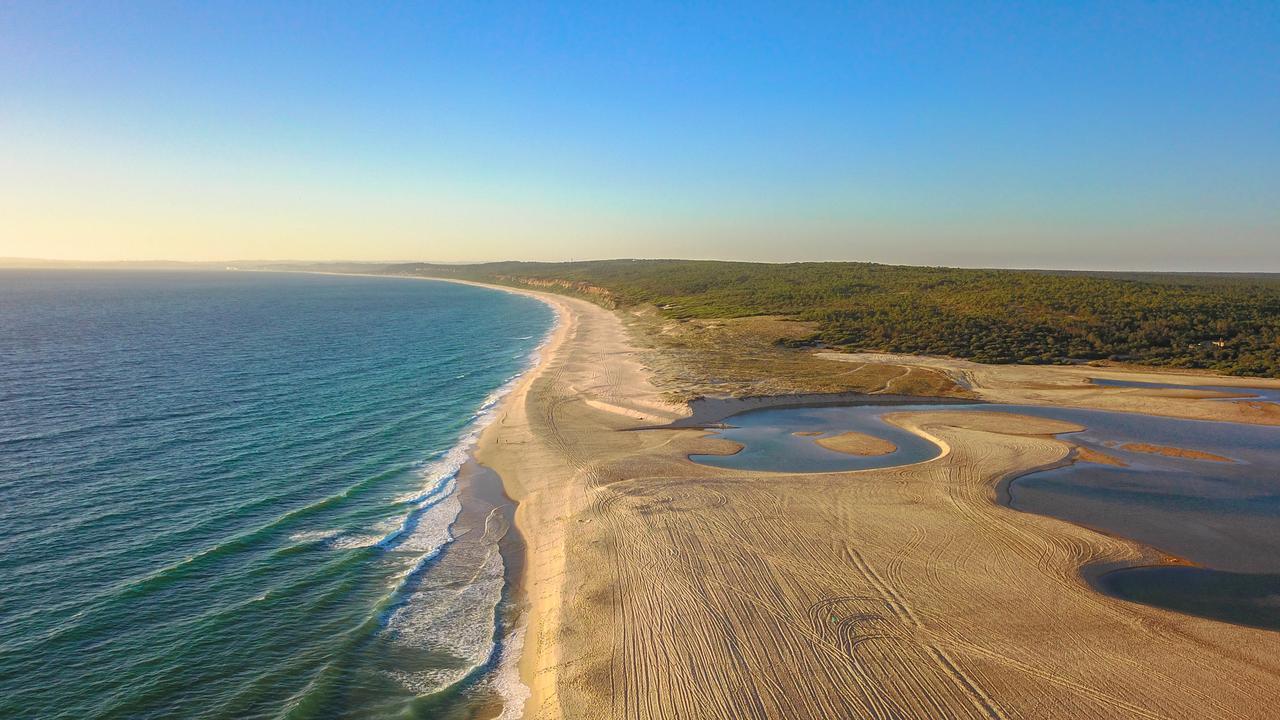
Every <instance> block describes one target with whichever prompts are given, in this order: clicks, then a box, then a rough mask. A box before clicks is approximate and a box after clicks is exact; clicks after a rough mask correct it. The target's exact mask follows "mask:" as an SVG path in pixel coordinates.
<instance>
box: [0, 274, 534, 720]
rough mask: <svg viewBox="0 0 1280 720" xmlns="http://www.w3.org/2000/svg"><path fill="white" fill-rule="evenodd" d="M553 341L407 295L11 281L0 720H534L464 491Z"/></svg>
mask: <svg viewBox="0 0 1280 720" xmlns="http://www.w3.org/2000/svg"><path fill="white" fill-rule="evenodd" d="M552 323H553V316H552V313H551V311H550V310H549V309H548V308H547V307H545V306H544V305H542V304H541V303H538V302H537V301H534V300H531V299H529V298H525V297H520V296H515V295H511V294H507V293H503V292H496V291H492V290H486V289H480V288H473V287H467V286H459V285H453V284H448V283H441V282H429V281H421V280H413V279H397V278H366V277H339V276H320V275H294V274H274V273H271V274H268V273H234V272H210V273H194V272H183V273H177V272H126V271H119V272H114V271H61V270H59V271H52V270H50V271H17V270H4V271H0V717H5V718H171V717H182V718H342V717H360V718H381V717H388V718H389V717H397V718H402V717H409V718H411V717H466V716H468V714H469V713H474V712H478V710H477V708H484V709H485V710H484V712H485V713H487V714H493V713H496V712H499V711H500V710H501V707H502V698H503V697H504V696H508V697H515V698H516V700H518V697H519V693H518V692H516V691H513V690H512V689H511V680H510V678H504V677H501V675H502V672H503V668H504V662H503V660H504V658H503V654H504V651H506V652H508V653H509V652H510V650H511V646H510V644H509V643H508V642H507V639H508V638H512V637H513V636H511V635H509V631H510V628H507V627H504V626H503V625H504V623H503V622H502V620H503V618H504V617H505V616H504V611H503V606H504V603H509V600H510V599H509V598H508V597H507V594H506V592H505V591H504V586H505V581H504V578H506V577H507V575H509V568H507V567H505V565H504V560H503V556H502V554H501V553H499V552H497V545H498V542H499V539H500V538H502V537H504V535H503V530H504V529H505V526H503V525H502V523H503V520H502V518H501V517H499V516H498V514H496V513H490V514H488V515H485V514H483V513H477V512H474V511H473V512H472V513H471V514H472V515H475V516H476V517H478V518H480V519H479V520H473V521H471V522H470V524H469V525H466V526H465V527H464V526H463V525H464V523H465V518H466V517H467V516H468V512H467V510H466V508H465V507H464V505H465V504H466V502H467V501H466V499H465V497H464V496H462V495H460V493H459V492H458V488H457V482H456V477H455V476H456V472H457V470H458V467H459V466H460V464H461V463H462V461H463V460H464V458H465V456H466V450H467V448H468V447H469V443H470V442H471V440H472V439H473V438H474V435H475V434H476V432H477V430H478V429H479V428H480V427H481V426H482V425H483V424H484V423H485V422H486V420H487V418H488V409H489V408H490V407H491V406H492V405H493V403H494V401H495V399H496V398H497V397H499V396H500V394H501V393H502V391H503V388H504V387H507V386H509V383H510V381H511V379H512V378H513V377H515V376H516V375H518V374H519V373H520V372H522V371H523V370H524V369H525V368H526V367H527V365H528V363H529V362H530V358H531V356H532V355H533V354H534V353H535V352H536V348H537V346H538V345H539V344H540V342H541V341H542V339H543V338H544V337H545V335H546V333H547V331H548V330H549V329H550V327H551V325H552ZM473 510H474V509H473ZM508 564H509V563H508ZM513 642H514V640H513ZM508 704H509V705H512V706H514V705H517V704H518V703H517V702H516V701H511V702H510V703H508ZM495 708H496V709H495Z"/></svg>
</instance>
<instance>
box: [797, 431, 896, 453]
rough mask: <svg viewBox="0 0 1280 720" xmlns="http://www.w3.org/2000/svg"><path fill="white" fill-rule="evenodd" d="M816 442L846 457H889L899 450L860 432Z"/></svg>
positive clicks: (834, 436)
mask: <svg viewBox="0 0 1280 720" xmlns="http://www.w3.org/2000/svg"><path fill="white" fill-rule="evenodd" d="M814 442H816V443H817V444H819V445H821V446H822V447H824V448H826V449H828V450H832V451H834V452H839V453H845V454H846V455H867V456H872V455H888V454H889V453H891V452H893V451H894V450H897V449H898V446H897V445H894V444H893V443H891V442H889V441H888V440H885V439H883V438H878V437H875V436H874V435H867V434H865V433H860V432H844V433H840V434H839V435H832V436H830V437H823V438H818V439H817V440H814Z"/></svg>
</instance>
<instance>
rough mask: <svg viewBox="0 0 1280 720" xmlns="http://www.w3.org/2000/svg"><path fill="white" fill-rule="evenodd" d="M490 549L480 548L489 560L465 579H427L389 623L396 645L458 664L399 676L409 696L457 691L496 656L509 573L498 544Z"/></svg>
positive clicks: (469, 567)
mask: <svg viewBox="0 0 1280 720" xmlns="http://www.w3.org/2000/svg"><path fill="white" fill-rule="evenodd" d="M487 545H488V546H487V547H485V548H478V549H480V550H482V551H484V552H485V554H484V556H483V557H481V558H477V560H478V563H477V564H475V565H470V564H468V565H467V566H466V569H467V571H468V574H467V575H466V576H463V577H440V578H434V577H433V578H428V579H425V580H424V581H423V583H422V585H421V586H419V587H418V588H416V589H415V590H414V592H413V594H411V595H410V596H409V597H408V598H406V599H405V601H404V603H403V604H402V605H400V606H399V607H398V608H396V609H395V611H394V612H392V614H391V616H390V618H388V620H387V625H386V630H385V632H386V633H387V634H388V636H389V637H390V639H391V640H392V642H394V643H396V644H397V645H403V646H406V647H411V648H414V649H415V650H422V651H427V652H431V653H443V654H447V655H448V656H451V657H453V658H455V659H456V663H457V664H456V665H454V666H453V667H447V668H436V669H432V670H428V671H424V672H415V673H409V672H396V673H395V677H396V678H397V679H398V680H399V681H400V683H401V684H402V685H404V686H405V687H406V688H407V689H409V690H410V691H412V692H415V693H418V694H428V693H432V692H436V691H438V690H441V689H443V688H446V687H448V686H450V685H453V684H454V683H457V682H459V681H461V680H463V679H464V678H466V677H467V676H468V675H470V674H471V673H472V672H473V671H475V669H476V668H478V667H480V666H482V665H484V664H485V663H486V662H488V660H489V657H490V656H491V655H492V654H493V649H494V641H493V637H494V626H495V622H496V611H497V606H498V603H499V601H500V600H501V599H502V589H503V583H504V578H503V571H504V567H503V562H502V555H501V554H500V553H499V552H498V548H497V545H496V543H493V544H487ZM442 574H443V573H442Z"/></svg>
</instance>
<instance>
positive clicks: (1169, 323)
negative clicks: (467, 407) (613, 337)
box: [392, 260, 1280, 376]
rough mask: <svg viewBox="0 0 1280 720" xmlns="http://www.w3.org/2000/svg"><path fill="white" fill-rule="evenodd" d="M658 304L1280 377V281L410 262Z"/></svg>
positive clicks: (433, 270) (1064, 358) (837, 267)
mask: <svg viewBox="0 0 1280 720" xmlns="http://www.w3.org/2000/svg"><path fill="white" fill-rule="evenodd" d="M392 271H394V272H404V273H412V274H424V275H435V276H454V277H462V278H471V279H476V280H488V281H491V282H493V281H497V282H503V283H508V284H517V285H530V284H536V285H545V284H547V283H555V285H553V286H552V287H553V289H557V290H560V291H564V292H577V293H582V294H586V295H591V296H592V297H594V298H595V299H597V300H599V299H601V298H607V299H608V300H609V301H611V302H615V303H617V304H620V305H632V304H636V303H652V304H655V305H657V306H658V307H660V308H662V311H663V312H664V313H666V314H668V315H670V316H672V317H676V318H714V317H743V316H751V315H783V316H789V317H794V318H797V319H802V320H811V321H814V322H816V323H817V326H818V332H817V333H816V335H815V336H814V337H813V338H811V339H810V340H809V341H808V342H811V343H818V342H821V343H823V344H826V345H831V346H835V347H840V348H845V349H849V350H879V351H888V352H905V353H924V354H931V355H949V356H953V357H961V358H969V359H972V360H977V361H980V362H993V363H994V362H1023V363H1060V362H1069V361H1082V360H1099V359H1111V360H1123V361H1132V362H1140V363H1148V364H1155V365H1168V366H1177V367H1189V368H1210V369H1215V370H1221V371H1225V372H1229V373H1234V374H1241V375H1266V376H1280V278H1276V277H1273V276H1265V275H1250V276H1231V275H1211V274H1203V275H1190V274H1187V275H1183V274H1151V275H1143V274H1133V273H1128V274H1123V275H1121V274H1101V273H1097V274H1093V273H1079V272H1073V273H1066V272H1045V271H1027V270H964V269H952V268H926V267H900V266H889V265H876V264H871V263H794V264H785V265H772V264H757V263H731V262H709V261H686V260H610V261H600V262H581V263H488V264H482V265H453V266H447V265H404V266H395V267H394V268H392Z"/></svg>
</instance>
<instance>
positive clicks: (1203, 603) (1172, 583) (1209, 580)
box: [1097, 566, 1280, 630]
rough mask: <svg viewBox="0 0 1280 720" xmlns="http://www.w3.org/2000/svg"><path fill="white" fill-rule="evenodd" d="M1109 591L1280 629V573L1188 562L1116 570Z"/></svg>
mask: <svg viewBox="0 0 1280 720" xmlns="http://www.w3.org/2000/svg"><path fill="white" fill-rule="evenodd" d="M1097 584H1098V585H1099V587H1100V588H1101V589H1102V590H1103V591H1104V592H1107V593H1109V594H1111V595H1114V596H1116V597H1120V598H1123V599H1125V600H1130V601H1132V602H1137V603H1142V604H1144V605H1151V606H1154V607H1158V608H1164V609H1166V610H1173V611H1176V612H1181V613H1186V614H1188V615H1196V616H1199V617H1205V618H1209V619H1211V620H1220V621H1222V622H1228V623H1234V624H1236V625H1248V626H1250V627H1256V628H1265V629H1267V630H1280V574H1250V573H1233V572H1226V571H1223V570H1213V569H1211V568H1201V567H1186V566H1160V567H1137V568H1129V569H1125V570H1114V571H1112V572H1109V573H1107V574H1105V575H1103V576H1102V577H1101V578H1099V579H1098V581H1097Z"/></svg>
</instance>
